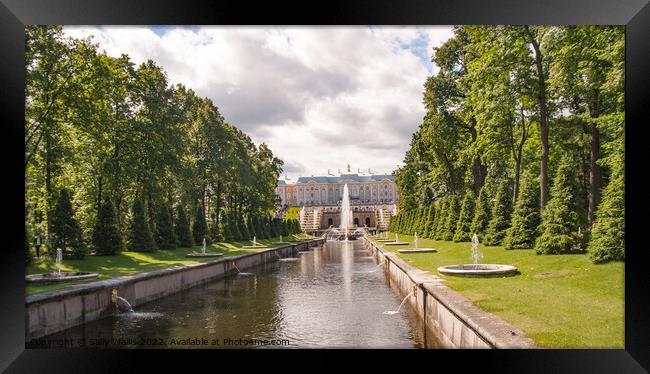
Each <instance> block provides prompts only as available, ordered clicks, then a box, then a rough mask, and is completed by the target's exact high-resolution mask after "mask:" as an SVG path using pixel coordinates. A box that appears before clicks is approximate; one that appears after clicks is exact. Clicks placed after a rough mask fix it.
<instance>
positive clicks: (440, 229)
mask: <svg viewBox="0 0 650 374" xmlns="http://www.w3.org/2000/svg"><path fill="white" fill-rule="evenodd" d="M438 206H439V207H440V209H438V216H437V218H436V221H435V223H436V228H435V233H434V239H436V240H444V239H443V238H444V228H445V221H446V220H447V215H448V213H447V206H448V203H447V199H445V198H443V199H441V200H440V202H439V205H438Z"/></svg>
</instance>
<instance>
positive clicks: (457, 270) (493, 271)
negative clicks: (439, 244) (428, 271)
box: [438, 234, 517, 278]
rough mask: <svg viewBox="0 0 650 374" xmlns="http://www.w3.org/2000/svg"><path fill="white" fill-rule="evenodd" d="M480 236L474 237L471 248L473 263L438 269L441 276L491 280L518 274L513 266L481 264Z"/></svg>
mask: <svg viewBox="0 0 650 374" xmlns="http://www.w3.org/2000/svg"><path fill="white" fill-rule="evenodd" d="M478 246H479V241H478V236H477V235H476V234H474V235H473V236H472V247H471V248H470V253H471V258H472V263H471V264H461V265H447V266H441V267H439V268H438V271H439V272H440V274H443V275H453V276H457V277H467V278H490V277H507V276H512V275H515V274H516V273H517V267H516V266H512V265H501V264H479V261H480V260H481V259H482V258H483V253H482V252H481V251H480V250H479V249H478Z"/></svg>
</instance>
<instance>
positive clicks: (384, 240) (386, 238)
mask: <svg viewBox="0 0 650 374" xmlns="http://www.w3.org/2000/svg"><path fill="white" fill-rule="evenodd" d="M377 241H378V242H389V241H391V239H388V231H384V237H383V238H382V239H377Z"/></svg>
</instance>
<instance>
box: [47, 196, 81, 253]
mask: <svg viewBox="0 0 650 374" xmlns="http://www.w3.org/2000/svg"><path fill="white" fill-rule="evenodd" d="M52 234H53V236H54V240H55V243H56V247H59V248H61V249H62V250H63V251H64V253H65V252H67V250H68V249H69V250H70V254H71V255H72V256H73V257H76V258H81V257H83V256H84V255H85V254H86V246H85V244H84V242H83V239H82V237H81V227H80V226H79V222H77V220H76V219H75V217H74V211H73V209H72V202H71V196H70V191H68V190H67V189H66V188H63V189H61V192H60V193H59V199H58V200H57V202H56V206H55V208H54V214H53V216H52ZM53 253H56V252H55V251H53Z"/></svg>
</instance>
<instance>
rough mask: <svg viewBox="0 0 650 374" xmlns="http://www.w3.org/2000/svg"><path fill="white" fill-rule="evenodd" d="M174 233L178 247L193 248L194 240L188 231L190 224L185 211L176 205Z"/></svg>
mask: <svg viewBox="0 0 650 374" xmlns="http://www.w3.org/2000/svg"><path fill="white" fill-rule="evenodd" d="M174 231H175V233H176V239H177V240H178V245H179V246H180V247H183V248H192V247H193V246H194V240H193V237H192V233H191V231H190V222H189V220H188V219H187V214H186V213H185V209H184V208H183V207H182V206H181V205H178V206H177V207H176V220H175V221H174Z"/></svg>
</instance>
